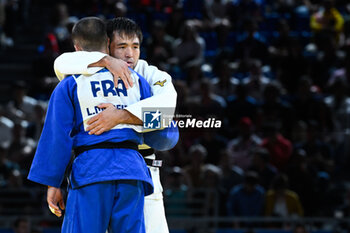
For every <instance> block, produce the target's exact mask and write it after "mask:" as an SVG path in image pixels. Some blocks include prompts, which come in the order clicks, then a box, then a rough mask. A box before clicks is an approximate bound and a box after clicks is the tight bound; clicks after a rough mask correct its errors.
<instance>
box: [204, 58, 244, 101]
mask: <svg viewBox="0 0 350 233" xmlns="http://www.w3.org/2000/svg"><path fill="white" fill-rule="evenodd" d="M213 73H214V75H215V76H214V78H212V79H211V82H212V84H213V92H214V93H215V94H217V95H221V96H223V97H224V98H227V97H228V96H231V95H233V94H234V93H235V90H236V87H237V85H238V84H239V79H237V78H235V77H234V76H233V71H232V70H231V68H230V63H229V60H228V59H227V58H224V57H218V58H217V59H216V61H215V63H214V67H213Z"/></svg>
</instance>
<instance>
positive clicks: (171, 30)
mask: <svg viewBox="0 0 350 233" xmlns="http://www.w3.org/2000/svg"><path fill="white" fill-rule="evenodd" d="M170 9H171V10H170V14H169V19H168V21H167V25H166V31H167V33H168V34H169V35H170V36H172V37H173V38H179V37H180V36H181V33H180V31H181V27H182V26H183V25H184V23H185V17H184V9H183V7H182V6H179V5H175V6H173V7H171V8H170Z"/></svg>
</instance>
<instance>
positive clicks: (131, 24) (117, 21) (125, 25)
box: [107, 17, 143, 44]
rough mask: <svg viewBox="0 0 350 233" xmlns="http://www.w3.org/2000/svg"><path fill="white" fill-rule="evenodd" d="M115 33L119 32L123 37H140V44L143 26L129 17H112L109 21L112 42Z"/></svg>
mask: <svg viewBox="0 0 350 233" xmlns="http://www.w3.org/2000/svg"><path fill="white" fill-rule="evenodd" d="M114 33H118V34H119V35H120V36H121V37H124V36H126V37H134V36H137V37H138V38H139V41H140V44H141V42H142V39H143V35H142V31H141V28H140V27H139V26H138V25H137V24H136V23H135V21H133V20H132V19H129V18H124V17H118V18H114V19H110V20H108V22H107V35H108V37H109V39H110V40H111V42H112V41H113V36H114Z"/></svg>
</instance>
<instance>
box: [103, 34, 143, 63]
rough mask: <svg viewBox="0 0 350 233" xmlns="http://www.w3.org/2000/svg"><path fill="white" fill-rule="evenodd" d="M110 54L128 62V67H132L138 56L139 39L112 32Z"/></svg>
mask: <svg viewBox="0 0 350 233" xmlns="http://www.w3.org/2000/svg"><path fill="white" fill-rule="evenodd" d="M110 53H111V56H113V57H116V58H119V59H122V60H123V61H125V62H126V63H128V65H129V67H130V68H132V69H134V68H135V66H136V64H137V62H138V60H139V58H140V40H139V38H138V37H137V36H136V35H135V36H134V37H127V36H125V35H122V36H120V35H119V34H118V33H114V36H113V40H112V41H111V44H110Z"/></svg>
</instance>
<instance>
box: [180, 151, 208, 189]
mask: <svg viewBox="0 0 350 233" xmlns="http://www.w3.org/2000/svg"><path fill="white" fill-rule="evenodd" d="M207 154H208V152H207V150H206V149H205V147H204V146H202V145H201V144H195V145H192V146H191V147H190V148H189V151H188V155H189V157H190V159H191V160H190V161H191V163H190V164H189V165H187V166H185V167H184V174H185V176H187V177H188V178H189V185H190V187H194V188H198V187H203V186H204V185H205V183H206V180H204V179H203V176H204V161H205V158H206V156H207Z"/></svg>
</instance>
